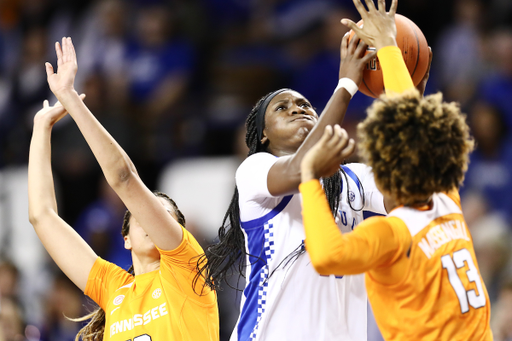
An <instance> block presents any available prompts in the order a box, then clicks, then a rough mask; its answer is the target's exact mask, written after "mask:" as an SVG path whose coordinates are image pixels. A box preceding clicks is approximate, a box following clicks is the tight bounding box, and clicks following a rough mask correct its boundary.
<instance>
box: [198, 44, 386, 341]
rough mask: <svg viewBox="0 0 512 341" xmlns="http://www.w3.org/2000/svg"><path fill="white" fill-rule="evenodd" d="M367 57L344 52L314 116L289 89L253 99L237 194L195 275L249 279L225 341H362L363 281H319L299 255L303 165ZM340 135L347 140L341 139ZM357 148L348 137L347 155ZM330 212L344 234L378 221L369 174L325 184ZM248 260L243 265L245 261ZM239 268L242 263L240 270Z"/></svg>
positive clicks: (337, 117)
mask: <svg viewBox="0 0 512 341" xmlns="http://www.w3.org/2000/svg"><path fill="white" fill-rule="evenodd" d="M365 49H366V45H364V43H359V44H358V39H354V40H352V42H351V43H350V45H349V44H348V42H347V36H345V37H344V38H343V40H342V44H341V63H340V74H339V76H340V82H339V86H338V87H337V89H336V90H335V92H334V94H333V96H332V97H331V99H330V101H329V103H328V104H327V106H326V108H325V110H324V112H323V113H322V115H321V118H320V119H318V115H317V114H316V112H315V110H314V109H313V108H312V106H311V104H310V103H309V101H308V100H307V99H306V98H304V97H303V96H302V95H301V94H299V93H297V92H296V91H293V90H291V89H281V90H277V91H275V92H272V93H270V94H268V95H267V96H265V97H263V98H262V99H260V101H259V102H258V103H257V104H256V106H255V107H254V108H253V110H252V112H251V113H250V114H249V116H248V118H247V135H246V143H247V145H248V146H249V149H250V151H249V155H250V156H249V157H248V158H247V159H246V160H245V161H244V162H243V163H242V165H241V166H240V167H239V169H238V170H237V173H236V185H237V190H235V194H234V196H233V200H232V202H231V205H230V208H229V210H228V212H227V213H226V216H225V218H224V222H223V226H222V227H221V228H220V230H219V240H220V242H219V244H217V245H214V246H212V247H210V248H209V249H208V250H207V251H206V256H207V259H208V260H207V261H205V262H203V263H201V262H199V264H202V268H201V271H202V273H203V274H204V275H205V277H206V281H207V282H209V284H210V285H211V286H213V287H214V286H217V285H221V284H222V281H223V280H224V279H225V278H226V275H227V273H228V272H229V271H230V268H231V267H232V266H236V265H237V264H240V263H239V261H240V260H241V259H242V260H245V264H246V265H247V267H246V268H243V266H240V267H238V271H239V272H240V273H241V274H242V275H244V276H245V278H246V287H245V289H244V292H243V296H242V303H241V313H240V317H239V320H238V323H237V326H236V327H235V330H234V331H233V334H232V340H244V341H245V340H280V341H281V340H340V339H343V340H354V341H358V340H366V307H367V298H366V293H365V289H364V279H363V277H360V276H346V277H343V278H335V277H334V276H330V277H322V276H319V275H318V274H316V273H315V271H314V269H313V267H312V266H311V264H310V260H309V256H308V255H307V254H306V253H305V252H304V239H305V235H304V228H303V226H302V217H301V205H300V196H299V194H298V185H299V183H300V162H301V160H302V157H303V156H304V154H305V153H306V152H307V150H309V148H311V147H312V146H313V145H314V143H315V142H316V141H318V139H319V138H320V137H321V135H322V132H323V129H324V128H325V126H326V125H328V124H335V123H341V122H342V121H343V117H344V115H345V111H346V108H347V105H348V102H349V101H350V98H351V96H352V95H353V93H355V91H357V84H359V83H360V82H361V80H362V70H363V67H364V65H365V64H366V63H367V61H369V59H370V58H372V57H373V55H367V56H365V57H362V58H361V55H362V52H363V51H364V50H365ZM345 134H346V133H345ZM353 149H354V142H353V141H352V140H350V141H349V139H348V138H347V139H346V145H345V151H344V152H345V156H348V155H350V154H351V153H352V152H353ZM324 187H325V189H326V191H327V192H328V193H329V194H328V197H329V201H330V204H331V210H332V211H333V214H334V215H336V216H337V221H338V224H339V226H340V228H342V229H344V230H346V231H348V230H350V229H352V228H353V227H355V225H357V223H359V222H360V221H361V220H362V219H363V217H362V210H363V209H365V210H372V211H374V212H379V213H385V209H384V204H383V199H382V196H381V195H380V194H379V193H378V191H377V189H376V188H375V185H374V183H373V177H372V176H371V172H370V170H369V168H368V167H366V166H364V165H357V164H353V165H348V166H344V167H342V168H340V172H338V173H337V174H335V175H334V176H333V177H331V178H327V179H324ZM243 258H245V259H243ZM242 264H243V262H242Z"/></svg>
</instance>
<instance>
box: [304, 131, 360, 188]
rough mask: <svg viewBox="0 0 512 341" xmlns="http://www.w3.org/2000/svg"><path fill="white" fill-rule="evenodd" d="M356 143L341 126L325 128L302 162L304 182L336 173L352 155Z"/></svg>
mask: <svg viewBox="0 0 512 341" xmlns="http://www.w3.org/2000/svg"><path fill="white" fill-rule="evenodd" d="M354 149H355V142H354V140H352V139H349V137H348V134H347V132H346V131H345V129H342V128H341V127H340V126H339V125H337V124H336V125H335V126H334V128H333V127H332V126H330V125H328V126H327V127H325V131H324V134H323V135H322V138H321V139H320V140H319V141H318V142H317V143H316V144H315V145H314V146H313V147H312V148H311V149H310V150H309V151H308V152H307V153H306V155H304V158H303V159H302V162H301V176H302V182H306V181H309V180H312V179H319V178H321V177H328V176H331V175H333V174H334V173H336V172H337V171H338V170H339V168H340V164H341V163H342V162H343V160H345V159H346V158H347V157H349V156H350V155H352V153H353V152H354Z"/></svg>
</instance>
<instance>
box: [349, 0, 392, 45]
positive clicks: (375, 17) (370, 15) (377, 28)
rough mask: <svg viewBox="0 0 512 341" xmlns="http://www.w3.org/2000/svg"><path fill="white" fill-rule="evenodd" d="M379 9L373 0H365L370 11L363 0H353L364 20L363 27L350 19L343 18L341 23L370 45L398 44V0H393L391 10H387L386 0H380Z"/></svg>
mask: <svg viewBox="0 0 512 341" xmlns="http://www.w3.org/2000/svg"><path fill="white" fill-rule="evenodd" d="M378 1H379V4H378V9H377V8H375V5H374V4H373V0H365V2H366V6H367V7H368V11H367V10H366V9H365V8H364V6H363V4H362V3H361V0H353V2H354V5H355V6H356V8H357V11H358V12H359V14H360V15H361V18H362V19H363V21H364V25H363V27H359V26H357V25H356V23H354V22H353V21H352V20H350V19H342V20H341V23H342V24H343V25H346V26H348V27H349V28H350V29H351V30H352V31H354V32H355V33H356V34H357V35H358V36H359V38H361V39H362V40H363V41H364V42H365V43H366V44H368V45H369V46H373V47H375V48H376V49H377V51H378V50H379V49H381V48H382V47H384V46H396V24H395V13H396V7H397V3H398V0H392V3H391V8H390V9H389V12H386V1H385V0H378Z"/></svg>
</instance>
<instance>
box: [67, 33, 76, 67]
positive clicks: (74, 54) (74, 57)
mask: <svg viewBox="0 0 512 341" xmlns="http://www.w3.org/2000/svg"><path fill="white" fill-rule="evenodd" d="M68 41H69V53H70V56H71V59H72V60H73V61H76V51H75V46H74V45H73V41H72V40H71V37H69V38H68Z"/></svg>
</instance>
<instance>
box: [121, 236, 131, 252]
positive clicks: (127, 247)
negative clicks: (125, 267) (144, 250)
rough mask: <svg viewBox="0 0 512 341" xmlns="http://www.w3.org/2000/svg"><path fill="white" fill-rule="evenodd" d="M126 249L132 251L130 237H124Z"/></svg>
mask: <svg viewBox="0 0 512 341" xmlns="http://www.w3.org/2000/svg"><path fill="white" fill-rule="evenodd" d="M123 238H124V248H125V249H126V250H131V249H132V242H131V241H130V237H128V236H124V237H123Z"/></svg>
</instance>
